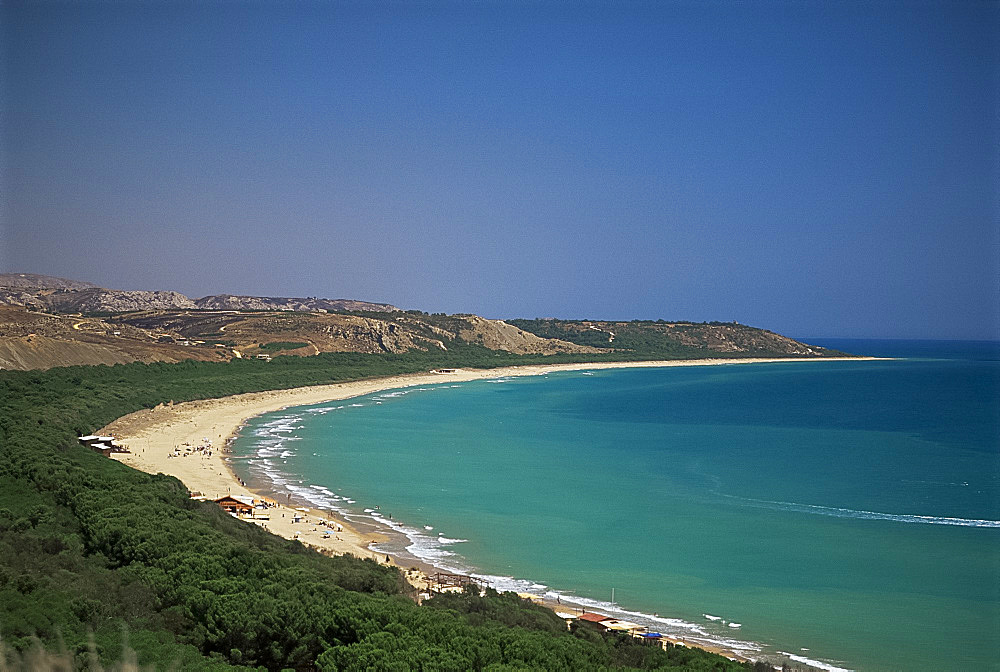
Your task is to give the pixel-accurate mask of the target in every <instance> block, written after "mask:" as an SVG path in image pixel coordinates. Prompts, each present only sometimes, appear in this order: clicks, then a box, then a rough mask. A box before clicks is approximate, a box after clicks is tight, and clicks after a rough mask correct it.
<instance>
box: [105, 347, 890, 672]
mask: <svg viewBox="0 0 1000 672" xmlns="http://www.w3.org/2000/svg"><path fill="white" fill-rule="evenodd" d="M870 359H873V358H870V357H830V358H815V359H813V358H810V359H802V358H748V359H736V360H734V359H701V360H680V361H654V362H600V363H574V364H552V365H530V366H520V367H503V368H498V369H489V370H478V369H470V370H464V369H459V370H455V371H453V372H449V373H418V374H406V375H400V376H391V377H386V378H376V379H368V380H361V381H354V382H348V383H337V384H332V385H322V386H312V387H302V388H293V389H288V390H275V391H267V392H255V393H247V394H241V395H235V396H231V397H223V398H218V399H209V400H201V401H193V402H184V403H179V404H161V405H159V406H157V407H156V408H153V409H148V410H142V411H136V412H135V413H131V414H129V415H126V416H123V417H121V418H119V419H117V420H115V421H114V422H112V423H110V424H109V425H107V426H106V427H105V428H103V429H102V430H101V433H102V434H111V435H113V436H115V437H116V438H117V440H118V441H119V442H120V443H122V444H124V445H125V446H126V447H127V448H128V449H129V451H130V452H129V453H120V454H113V457H114V458H115V459H117V460H118V461H120V462H122V463H124V464H127V465H129V466H131V467H134V468H136V469H140V470H142V471H145V472H147V473H164V474H168V475H171V476H175V477H177V478H178V479H179V480H181V481H182V482H183V483H184V485H185V486H186V487H187V488H188V489H189V490H190V491H191V492H192V493H199V494H200V495H202V496H205V497H207V498H209V499H216V498H219V497H222V496H225V495H233V496H249V497H255V498H258V499H259V498H260V497H261V496H266V497H268V498H269V499H272V500H273V499H275V493H274V492H273V491H272V489H271V488H270V487H266V486H265V487H255V486H257V485H258V484H246V483H243V482H242V481H240V479H239V478H238V477H237V476H236V474H235V473H234V472H233V470H232V469H231V465H230V463H229V461H228V460H227V459H226V455H227V450H226V445H227V444H228V442H229V441H230V440H231V439H232V438H233V437H235V436H236V434H237V433H238V432H239V431H240V429H241V428H242V427H243V425H244V424H245V423H246V422H247V421H248V420H249V419H250V418H252V417H255V416H258V415H261V414H264V413H269V412H273V411H278V410H282V409H284V408H288V407H293V406H308V405H313V404H320V403H325V402H329V401H339V400H344V399H349V398H352V397H358V396H362V395H366V394H371V393H375V392H381V391H385V390H390V389H399V388H406V387H412V386H420V385H433V384H441V383H449V382H468V381H474V380H485V379H491V378H499V377H512V376H534V375H543V374H546V373H550V372H556V371H578V370H594V369H610V368H654V367H674V366H716V365H724V364H731V365H738V364H756V363H775V362H805V361H856V360H870ZM206 444H208V445H210V446H211V447H210V449H208V450H204V451H197V450H195V451H186V450H181V451H180V455H181V456H175V455H176V453H175V449H177V448H180V447H183V446H185V445H189V446H199V445H206ZM304 509H308V510H307V511H304ZM267 513H268V514H269V515H268V519H267V520H260V519H258V520H255V521H250V520H249V519H247V520H248V522H253V523H256V524H259V525H261V526H262V527H264V528H265V529H267V530H268V531H270V532H273V533H275V534H278V535H280V536H283V537H285V538H289V539H293V538H294V539H298V540H299V541H301V542H302V543H303V544H306V545H308V546H310V547H313V548H315V549H316V550H318V551H320V552H325V553H329V554H343V553H350V554H352V555H355V556H357V557H362V558H366V557H367V558H373V559H376V560H378V561H380V562H389V564H392V565H396V566H400V565H399V561H398V560H397V559H393V558H391V557H390V556H387V555H383V553H382V552H380V551H377V550H373V549H372V548H371V547H372V545H373V544H377V543H379V542H384V541H386V540H387V539H388V537H387V535H385V534H382V533H380V532H379V531H378V530H377V529H375V528H374V527H371V528H370V527H367V526H364V527H362V526H358V525H352V524H349V523H348V521H347V520H345V519H344V517H343V516H342V515H340V514H338V513H335V512H331V511H323V510H319V509H316V508H314V507H313V506H302V504H301V503H300V502H297V501H294V500H293V499H292V497H291V495H289V496H287V501H285V502H280V501H279V502H276V503H275V506H273V507H271V508H270V509H269V510H268V511H267ZM303 514H304V520H303V521H300V522H297V523H296V522H293V516H296V515H303ZM320 520H326V521H332V522H333V523H334V525H335V529H337V532H335V533H331V534H329V535H326V534H324V530H323V529H322V528H321V526H320V525H319V524H318V521H320ZM405 564H406V565H407V567H402V566H400V569H401V570H403V571H404V574H405V575H406V577H407V579H408V580H409V581H410V583H411V584H413V585H414V586H415V587H416V588H417V589H418V590H421V591H423V590H425V589H426V588H427V585H428V575H429V573H431V572H433V571H438V568H436V567H433V566H432V565H429V564H426V563H410V562H406V563H405ZM536 601H539V602H541V603H542V604H544V605H545V606H547V607H549V608H551V609H553V610H556V611H566V610H567V607H569V605H561V606H560V605H558V604H556V603H554V601H552V600H547V599H538V600H536ZM685 643H686V644H687V645H693V646H698V647H699V648H705V649H707V650H710V651H713V652H715V653H722V654H723V655H726V656H728V657H731V658H743V656H741V655H740V654H739V652H737V651H733V650H726V649H722V648H719V647H715V646H705V645H703V644H699V643H691V642H690V641H687V642H685Z"/></svg>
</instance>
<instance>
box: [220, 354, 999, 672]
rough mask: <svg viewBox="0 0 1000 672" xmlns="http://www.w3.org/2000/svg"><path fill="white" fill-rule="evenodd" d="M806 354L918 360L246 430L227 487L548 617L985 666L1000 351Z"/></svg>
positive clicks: (378, 404)
mask: <svg viewBox="0 0 1000 672" xmlns="http://www.w3.org/2000/svg"><path fill="white" fill-rule="evenodd" d="M820 344H821V345H830V346H832V347H839V348H841V349H845V350H850V351H852V352H858V353H863V354H885V355H894V356H913V355H916V358H911V359H906V360H899V361H886V362H801V363H799V362H796V363H788V364H759V365H754V364H751V365H738V366H718V367H684V368H667V369H617V370H597V371H592V372H586V373H579V372H575V373H560V374H549V375H547V376H538V377H530V378H511V379H500V380H497V381H478V382H470V383H462V384H458V385H453V384H442V385H435V386H427V387H423V388H410V389H407V390H401V391H395V392H383V393H379V394H374V395H368V396H366V397H361V398H359V399H355V400H349V401H344V402H337V403H331V404H325V405H320V406H316V407H308V408H297V409H288V410H285V411H281V412H278V413H274V414H269V415H267V416H262V417H261V418H257V419H255V420H254V421H252V422H251V423H250V424H248V426H247V428H246V429H245V431H244V432H243V435H242V437H241V438H240V439H238V440H237V442H236V443H235V444H234V451H235V452H236V454H245V455H248V456H250V457H252V458H253V459H251V460H249V461H240V462H238V466H237V469H243V470H245V472H244V473H245V475H246V476H260V475H262V474H267V475H268V476H269V477H270V478H272V479H274V480H275V481H276V482H277V483H278V484H282V483H283V484H284V486H285V487H289V488H291V489H292V490H293V491H295V492H297V493H298V494H299V495H300V496H304V497H308V498H309V499H310V500H311V501H313V502H314V503H315V504H317V505H319V506H323V507H325V508H339V509H341V510H344V511H346V512H349V513H351V514H352V515H354V516H358V517H372V516H374V517H375V518H381V519H383V520H386V519H388V517H389V516H392V524H393V525H395V526H397V527H400V526H402V527H401V528H400V529H402V530H403V531H405V532H407V533H408V535H409V538H408V540H407V541H406V542H405V543H396V544H395V546H393V544H390V545H389V546H390V547H389V549H388V550H390V551H394V550H395V551H402V550H403V546H409V549H408V550H409V552H411V553H413V554H415V555H417V556H419V557H422V558H425V559H428V560H431V561H433V562H435V563H437V564H439V565H440V564H443V565H446V566H451V567H454V568H456V569H462V570H465V571H475V572H477V573H479V574H482V575H487V576H490V577H491V579H492V581H493V583H494V584H495V585H497V586H498V587H500V588H516V589H518V590H530V591H532V592H536V593H540V592H549V591H558V592H559V594H560V595H561V599H562V600H563V601H564V603H568V602H572V601H575V602H578V603H587V604H591V605H594V604H597V603H600V602H609V601H610V599H611V595H612V589H613V590H614V596H615V602H616V603H617V605H619V606H620V607H621V608H622V609H625V610H627V611H629V612H637V613H641V614H645V615H646V619H645V620H647V621H648V622H649V623H650V624H652V625H655V627H656V628H657V629H660V630H661V631H667V632H672V633H674V634H681V635H684V636H685V637H688V638H691V639H696V640H701V641H707V640H712V641H720V642H726V643H728V644H729V645H731V646H736V647H743V648H744V649H745V650H746V651H747V652H748V653H750V654H752V655H762V654H772V653H775V652H777V651H784V652H788V653H791V654H793V655H795V656H796V657H798V658H803V659H809V660H813V661H819V662H822V663H824V664H827V665H829V666H830V667H836V668H851V669H913V670H919V669H926V670H940V669H998V665H997V662H996V660H995V658H996V652H997V648H998V646H1000V642H998V632H1000V529H997V527H998V526H1000V522H997V521H1000V497H998V496H997V495H998V494H1000V468H998V449H1000V439H998V437H1000V430H998V415H1000V411H998V401H997V400H998V390H1000V376H998V368H997V364H998V362H997V359H998V358H997V356H996V354H997V348H996V346H995V344H992V345H991V344H962V343H947V344H945V343H937V344H934V343H930V344H928V343H904V342H849V343H848V342H829V343H827V342H823V343H820ZM376 506H377V507H378V508H377V509H375V507H376ZM365 509H368V512H366V511H365ZM604 606H609V605H607V604H605V605H604ZM637 613H633V615H632V617H631V618H632V620H643V617H642V616H640V615H637ZM654 613H658V614H664V615H669V616H670V617H671V619H670V620H666V619H656V618H653V617H652V615H653V614H654ZM737 624H738V627H733V626H734V625H737Z"/></svg>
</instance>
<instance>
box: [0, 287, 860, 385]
mask: <svg viewBox="0 0 1000 672" xmlns="http://www.w3.org/2000/svg"><path fill="white" fill-rule="evenodd" d="M469 348H473V349H484V350H486V351H493V352H499V353H511V354H516V355H545V356H555V355H559V356H572V357H576V358H578V359H587V360H593V361H600V360H608V359H613V360H651V359H694V358H702V357H822V356H827V355H831V354H840V353H833V352H831V351H828V350H824V349H823V348H817V347H814V346H809V345H807V344H804V343H799V342H798V341H795V340H792V339H790V338H787V337H784V336H781V335H779V334H775V333H773V332H770V331H766V330H763V329H757V328H754V327H748V326H745V325H740V324H735V323H718V322H713V323H705V324H697V323H690V322H663V321H662V320H661V321H657V322H649V321H645V322H641V321H634V322H609V321H580V320H578V321H573V320H509V321H502V320H490V319H486V318H483V317H479V316H477V315H444V314H427V313H424V312H421V311H418V310H411V311H402V310H399V309H398V308H395V307H394V306H391V305H389V304H375V303H369V302H365V301H354V300H349V299H317V298H304V299H302V298H283V297H254V296H233V295H215V296H208V297H204V298H202V299H195V300H192V299H189V298H188V297H186V296H184V295H183V294H179V293H177V292H173V291H120V290H109V289H104V288H101V287H96V286H94V285H92V284H90V283H82V282H76V281H73V280H66V279H63V278H53V277H49V276H40V275H31V274H6V275H0V368H4V369H46V368H51V367H54V366H69V365H73V364H117V363H126V362H133V361H139V362H156V361H160V362H179V361H183V360H187V359H193V360H199V361H228V360H232V359H241V358H248V357H249V358H253V357H259V358H262V359H268V358H271V357H274V356H277V355H294V356H312V355H317V354H320V353H327V352H356V353H369V354H374V353H405V352H416V351H425V352H430V351H445V352H463V351H465V350H467V349H469Z"/></svg>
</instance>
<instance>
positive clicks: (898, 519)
mask: <svg viewBox="0 0 1000 672" xmlns="http://www.w3.org/2000/svg"><path fill="white" fill-rule="evenodd" d="M720 494H721V493H720ZM722 496H723V497H728V498H730V499H736V500H739V501H741V502H745V503H747V504H749V505H750V506H756V507H760V508H767V509H775V510H778V511H792V512H796V513H808V514H812V515H816V516H831V517H833V518H854V519H856V520H886V521H892V522H895V523H911V524H922V525H957V526H959V527H992V528H1000V520H981V519H976V518H952V517H947V516H923V515H919V514H915V513H882V512H879V511H865V510H859V509H847V508H838V507H832V506H819V505H817V504H800V503H798V502H778V501H770V500H766V499H751V498H748V497H735V496H733V495H725V494H723V495H722Z"/></svg>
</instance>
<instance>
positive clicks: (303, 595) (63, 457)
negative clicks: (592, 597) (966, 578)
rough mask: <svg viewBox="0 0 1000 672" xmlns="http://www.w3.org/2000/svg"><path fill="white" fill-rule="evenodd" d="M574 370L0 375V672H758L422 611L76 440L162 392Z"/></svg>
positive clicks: (477, 362)
mask: <svg viewBox="0 0 1000 672" xmlns="http://www.w3.org/2000/svg"><path fill="white" fill-rule="evenodd" d="M567 359H569V358H568V357H544V358H543V357H539V356H534V357H532V356H523V357H518V356H514V355H507V354H502V353H496V352H494V351H490V350H486V349H485V348H476V347H474V346H465V347H463V348H456V349H454V350H450V351H448V352H438V353H425V352H412V353H406V354H401V355H369V354H355V353H330V354H324V355H319V356H316V357H309V358H300V357H288V356H278V357H275V358H274V359H273V360H272V361H270V362H266V361H261V360H254V361H246V360H234V361H232V362H214V363H207V362H195V361H187V362H182V363H178V364H163V363H159V364H142V363H133V364H119V365H115V366H110V367H109V366H88V367H63V368H54V369H50V370H47V371H0V668H3V667H4V666H6V668H7V669H19V668H28V667H37V666H38V661H44V664H43V665H42V668H43V669H45V668H47V669H52V668H56V667H59V668H60V669H94V670H96V669H101V668H102V667H108V666H114V665H120V664H123V663H132V664H137V665H139V666H151V669H166V668H170V669H177V670H234V669H240V670H245V669H255V670H284V669H294V670H314V669H315V670H364V669H376V670H487V669H488V670H509V669H552V670H584V669H666V670H671V669H673V670H680V669H684V670H747V669H755V667H754V666H753V665H751V664H748V663H735V662H732V661H729V660H728V659H726V658H723V657H721V656H716V655H714V654H710V653H706V652H703V651H699V650H695V649H688V648H683V647H676V648H674V647H671V648H669V649H668V650H660V649H658V648H655V647H648V646H642V645H641V644H639V643H637V642H636V641H635V640H632V639H630V638H621V637H619V638H615V637H607V638H605V637H603V636H600V635H598V634H597V633H595V632H592V631H590V630H589V629H587V628H576V629H574V630H573V631H569V630H567V629H566V627H565V624H564V622H563V621H562V620H561V619H559V618H558V617H557V616H555V615H554V614H553V613H552V612H551V611H548V610H546V609H543V608H541V607H537V606H535V605H532V604H531V603H530V602H526V601H524V600H521V599H520V598H519V597H517V596H516V595H512V594H497V593H495V592H492V591H488V592H487V594H486V595H484V596H478V595H473V594H465V595H461V596H449V597H437V598H433V599H431V600H428V601H426V602H425V603H424V605H422V606H418V605H417V604H416V603H415V601H414V600H413V594H412V593H413V590H412V588H411V587H410V586H409V584H408V583H406V581H405V580H404V579H403V577H402V575H401V574H400V573H399V571H398V570H396V569H394V568H389V567H385V566H382V565H379V564H377V563H375V562H373V561H371V560H361V559H358V558H355V557H351V556H341V557H326V556H323V555H320V554H318V553H316V552H314V551H312V550H310V549H307V548H306V547H304V546H303V545H302V544H300V543H299V542H297V541H289V540H285V539H282V538H280V537H277V536H274V535H271V534H270V533H268V532H266V531H264V530H261V529H260V528H258V527H256V526H253V525H249V524H246V523H243V522H241V521H238V520H235V519H234V518H232V517H230V516H229V515H227V514H225V513H224V512H222V511H221V509H219V508H218V507H217V506H215V505H214V504H210V503H209V504H206V503H200V502H197V501H195V500H192V499H190V498H189V493H188V492H187V490H186V488H185V487H184V486H183V485H182V484H181V482H180V481H178V480H177V479H175V478H173V477H167V476H163V475H156V476H153V475H149V474H145V473H142V472H139V471H135V470H133V469H130V468H128V467H126V466H124V465H122V464H119V463H117V462H114V461H112V460H109V459H107V458H104V457H101V456H100V455H98V454H97V453H94V452H91V451H89V450H87V449H86V448H83V447H81V446H80V445H79V444H78V442H77V440H76V437H77V436H78V435H81V434H88V433H91V432H93V431H95V430H97V429H98V428H100V427H103V426H104V425H105V424H107V423H108V422H110V421H111V420H113V419H115V418H117V417H119V416H121V415H124V414H126V413H129V412H132V411H135V410H139V409H142V408H152V407H154V406H156V405H157V404H160V403H163V402H169V401H178V402H179V401H185V400H193V399H199V398H209V397H218V396H224V395H230V394H237V393H241V392H251V391H261V390H267V389H279V388H288V387H297V386H303V385H314V384H324V383H331V382H337V381H346V380H353V379H360V378H367V377H376V376H385V375H392V374H400V373H407V372H415V371H425V370H428V369H430V368H435V367H449V366H452V367H454V366H462V367H469V368H471V367H482V368H488V367H493V366H500V365H511V364H526V363H540V362H546V363H547V362H557V361H566V360H567ZM756 669H769V668H768V667H767V666H763V665H762V664H760V663H758V664H757V666H756Z"/></svg>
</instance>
